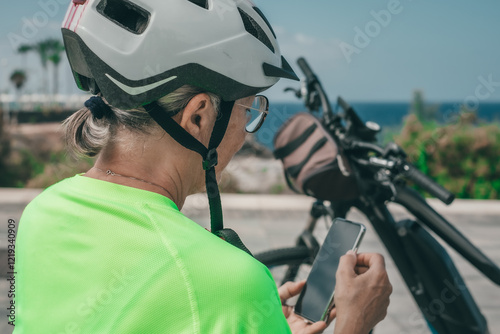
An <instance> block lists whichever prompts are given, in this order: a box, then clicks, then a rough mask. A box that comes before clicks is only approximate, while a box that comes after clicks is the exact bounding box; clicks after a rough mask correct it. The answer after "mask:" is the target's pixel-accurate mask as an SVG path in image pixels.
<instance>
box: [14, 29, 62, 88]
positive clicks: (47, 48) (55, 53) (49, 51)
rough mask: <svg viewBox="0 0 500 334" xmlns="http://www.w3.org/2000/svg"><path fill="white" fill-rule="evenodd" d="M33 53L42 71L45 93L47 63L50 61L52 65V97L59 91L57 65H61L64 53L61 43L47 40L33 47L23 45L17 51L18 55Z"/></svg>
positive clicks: (52, 39)
mask: <svg viewBox="0 0 500 334" xmlns="http://www.w3.org/2000/svg"><path fill="white" fill-rule="evenodd" d="M30 51H35V52H36V53H38V55H39V56H40V61H41V62H42V68H43V71H44V76H43V87H44V88H43V89H44V91H45V92H46V93H47V88H48V87H47V86H48V83H47V81H48V79H47V77H48V73H47V72H48V69H47V63H48V62H49V61H50V62H52V63H53V64H54V72H53V80H54V82H53V93H54V95H55V94H57V93H58V91H59V65H60V63H61V59H62V57H61V54H62V53H63V52H64V45H63V43H62V42H61V41H60V40H58V39H56V38H48V39H46V40H43V41H40V42H38V43H36V44H33V45H27V44H23V45H21V46H19V48H18V49H17V52H18V53H21V54H26V53H27V52H30Z"/></svg>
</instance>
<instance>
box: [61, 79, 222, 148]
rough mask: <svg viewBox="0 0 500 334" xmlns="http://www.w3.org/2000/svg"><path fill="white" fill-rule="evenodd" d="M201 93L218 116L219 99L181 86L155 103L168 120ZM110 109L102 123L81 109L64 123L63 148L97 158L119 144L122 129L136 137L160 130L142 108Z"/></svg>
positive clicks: (198, 89)
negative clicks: (64, 145) (65, 145)
mask: <svg viewBox="0 0 500 334" xmlns="http://www.w3.org/2000/svg"><path fill="white" fill-rule="evenodd" d="M201 93H206V94H207V95H208V96H209V97H210V101H211V103H212V105H213V106H214V108H215V111H216V112H217V113H218V112H219V105H220V100H221V99H220V97H219V96H217V95H215V94H212V93H208V92H206V91H204V90H203V89H201V88H198V87H195V86H190V85H185V86H182V87H181V88H179V89H177V90H175V91H174V92H172V93H170V94H168V95H166V96H164V97H162V98H161V99H159V100H158V101H157V102H158V104H159V105H160V107H161V108H162V109H163V110H164V111H165V112H166V113H167V114H168V115H169V116H174V115H176V114H178V113H179V112H181V111H182V110H184V108H186V106H187V105H188V103H189V101H191V99H192V98H193V97H195V96H196V95H198V94H201ZM103 100H104V98H103ZM104 101H105V100H104ZM105 102H106V101H105ZM110 107H111V110H112V113H111V114H108V115H106V116H105V117H103V118H101V119H97V118H95V117H93V116H92V113H91V112H90V110H89V109H88V108H86V107H84V108H82V109H80V110H78V111H77V112H76V113H74V114H73V115H71V116H70V117H68V118H67V119H66V120H65V121H64V122H63V128H64V133H65V140H66V144H67V146H68V149H69V150H70V151H71V152H72V153H74V154H76V155H79V156H87V157H94V156H96V155H97V154H99V152H101V150H102V149H103V148H104V147H106V146H107V145H108V144H109V143H111V142H114V141H118V140H119V138H116V135H117V132H118V130H119V129H120V128H123V127H124V128H125V129H127V130H129V131H131V132H134V133H136V134H138V135H147V136H148V135H151V134H152V133H154V132H156V131H158V130H159V129H160V127H159V126H158V125H157V124H156V122H155V121H154V120H153V119H152V118H151V116H149V114H148V113H147V111H146V110H145V109H144V108H143V107H138V108H135V109H131V110H126V111H125V110H121V109H118V108H115V107H113V106H110Z"/></svg>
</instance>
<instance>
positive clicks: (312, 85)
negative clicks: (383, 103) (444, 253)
mask: <svg viewBox="0 0 500 334" xmlns="http://www.w3.org/2000/svg"><path fill="white" fill-rule="evenodd" d="M297 64H298V65H299V67H300V69H301V70H302V72H303V73H304V75H305V76H306V84H307V90H308V96H307V97H309V96H310V94H311V92H315V93H317V94H318V97H319V98H320V100H321V105H322V107H323V119H324V122H325V124H326V125H327V127H328V128H329V129H330V130H332V132H334V130H336V129H339V128H342V129H343V126H342V125H341V123H340V118H341V117H339V115H337V114H334V113H333V110H332V108H331V106H330V102H329V100H328V97H327V95H326V93H325V91H324V89H323V87H322V86H321V83H320V81H319V80H318V77H317V76H316V74H314V72H313V70H312V69H311V67H310V66H309V64H308V63H307V61H306V60H305V59H304V58H302V57H301V58H299V59H298V60H297ZM337 103H338V105H339V106H340V107H342V109H344V110H345V113H346V115H345V116H344V118H347V119H345V121H346V122H348V123H352V125H353V126H352V128H351V129H350V130H348V131H347V133H345V132H344V133H345V134H346V135H348V136H349V135H350V134H354V137H359V138H360V139H362V140H361V141H358V140H352V138H350V139H349V140H347V141H346V140H345V139H344V140H341V139H340V138H337V136H336V135H335V134H334V135H333V137H334V140H335V141H336V142H337V144H338V145H340V146H342V148H343V149H346V150H349V149H354V150H356V149H362V150H371V151H375V152H377V153H379V154H383V149H382V148H381V147H380V146H378V145H376V144H372V143H369V142H367V141H366V138H369V137H367V136H361V133H362V132H363V130H367V129H368V128H367V127H366V126H365V124H364V123H363V122H362V121H361V119H360V118H359V117H358V115H357V114H356V112H355V111H354V109H353V108H352V107H351V106H350V105H349V104H348V103H347V102H346V101H345V100H344V99H342V98H341V97H339V98H338V101H337ZM306 106H307V107H308V108H309V109H310V110H312V109H311V105H310V104H309V103H308V101H306ZM344 131H345V129H344ZM369 131H370V130H368V132H369ZM375 133H376V132H370V134H371V136H373V139H375V137H374V136H375ZM370 138H371V137H370ZM363 139H364V140H363ZM397 156H398V157H399V158H403V159H402V162H403V163H402V164H399V166H402V169H400V170H399V171H398V172H400V173H402V175H403V176H405V177H406V178H408V179H409V180H411V181H413V182H415V183H416V184H417V185H418V186H420V187H422V188H423V189H424V190H426V191H427V192H429V193H430V194H431V195H433V196H435V197H437V198H438V199H440V200H441V201H442V202H444V203H446V204H450V203H451V202H453V200H454V199H455V196H454V195H453V194H452V193H450V192H449V191H448V190H446V189H445V188H443V187H442V186H441V185H439V184H437V183H436V182H434V181H433V180H432V179H430V178H429V177H428V176H426V175H425V174H423V173H422V172H420V171H419V170H418V169H417V168H416V167H414V166H413V165H411V164H410V163H408V162H406V161H405V160H404V157H405V156H406V155H404V152H402V150H401V152H399V154H397Z"/></svg>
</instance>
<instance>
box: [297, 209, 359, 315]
mask: <svg viewBox="0 0 500 334" xmlns="http://www.w3.org/2000/svg"><path fill="white" fill-rule="evenodd" d="M365 231H366V227H365V226H364V225H363V224H360V223H354V222H351V221H349V220H345V219H341V218H335V219H334V220H333V223H332V226H331V228H330V230H329V231H328V234H327V236H326V238H325V241H324V242H323V245H322V246H321V248H320V250H319V251H318V255H317V256H316V259H315V260H314V262H313V265H312V268H311V271H310V272H309V276H308V277H307V281H306V284H305V286H304V289H303V290H302V292H301V294H300V296H299V298H298V299H297V303H296V305H295V313H296V314H298V315H299V316H301V317H303V318H304V319H305V320H307V321H310V322H317V321H322V320H323V321H327V320H328V316H329V314H330V311H331V310H332V308H333V306H334V303H333V296H334V292H335V283H336V280H335V274H336V273H337V268H338V266H339V260H340V257H341V256H342V255H344V254H345V253H347V251H349V250H354V251H356V250H357V249H358V247H359V244H360V243H361V239H362V238H363V235H364V234H365Z"/></svg>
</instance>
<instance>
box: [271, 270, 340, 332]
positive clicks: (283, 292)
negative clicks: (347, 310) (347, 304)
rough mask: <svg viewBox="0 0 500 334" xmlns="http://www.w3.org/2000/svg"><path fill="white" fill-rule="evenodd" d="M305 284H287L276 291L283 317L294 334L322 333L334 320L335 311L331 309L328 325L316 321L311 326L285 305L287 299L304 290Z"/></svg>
mask: <svg viewBox="0 0 500 334" xmlns="http://www.w3.org/2000/svg"><path fill="white" fill-rule="evenodd" d="M305 283H306V281H305V280H304V281H300V282H287V283H285V284H283V285H282V286H281V287H280V288H279V289H278V293H279V295H280V299H281V305H283V306H282V308H283V314H284V315H285V317H286V320H287V321H288V325H289V326H290V329H291V330H292V333H294V334H297V333H300V334H314V333H323V331H324V330H325V329H326V327H328V325H329V324H330V322H331V321H332V320H333V319H334V318H335V315H336V311H335V309H333V310H332V312H331V313H330V316H329V317H328V323H326V322H324V321H318V322H316V323H314V324H311V323H309V322H306V321H305V320H304V318H302V317H300V316H298V315H297V314H295V312H294V311H293V307H292V306H288V305H286V301H287V299H289V298H291V297H293V296H296V295H298V294H299V293H300V291H302V288H304V285H305Z"/></svg>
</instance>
